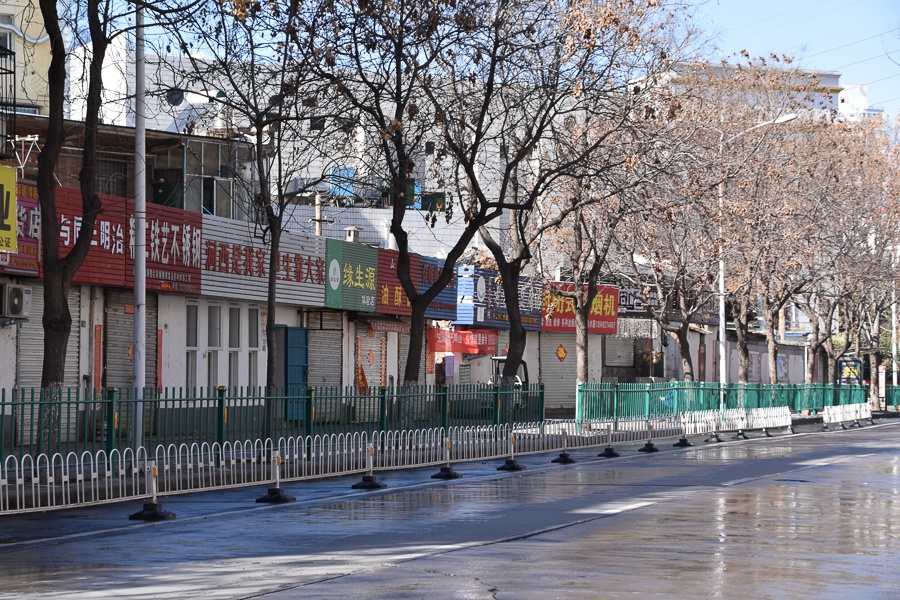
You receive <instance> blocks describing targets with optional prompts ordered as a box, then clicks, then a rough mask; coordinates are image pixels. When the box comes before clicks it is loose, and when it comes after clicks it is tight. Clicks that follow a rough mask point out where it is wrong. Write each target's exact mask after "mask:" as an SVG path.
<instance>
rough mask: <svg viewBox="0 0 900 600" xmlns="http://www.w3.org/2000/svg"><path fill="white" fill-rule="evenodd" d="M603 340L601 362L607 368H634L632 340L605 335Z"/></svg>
mask: <svg viewBox="0 0 900 600" xmlns="http://www.w3.org/2000/svg"><path fill="white" fill-rule="evenodd" d="M603 340H604V353H603V359H604V360H603V362H604V364H605V365H606V366H607V367H633V366H634V338H630V337H615V336H611V335H607V336H604V337H603Z"/></svg>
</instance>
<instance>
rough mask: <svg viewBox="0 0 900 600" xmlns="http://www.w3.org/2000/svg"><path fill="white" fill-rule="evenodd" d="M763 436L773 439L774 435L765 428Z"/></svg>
mask: <svg viewBox="0 0 900 600" xmlns="http://www.w3.org/2000/svg"><path fill="white" fill-rule="evenodd" d="M762 436H763V437H772V434H771V433H769V430H768V429H766V428H765V427H763V429H762Z"/></svg>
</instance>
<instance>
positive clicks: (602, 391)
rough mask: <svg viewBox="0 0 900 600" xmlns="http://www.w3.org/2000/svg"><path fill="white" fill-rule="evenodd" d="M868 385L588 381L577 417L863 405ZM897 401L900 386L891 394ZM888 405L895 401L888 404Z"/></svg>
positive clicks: (577, 406)
mask: <svg viewBox="0 0 900 600" xmlns="http://www.w3.org/2000/svg"><path fill="white" fill-rule="evenodd" d="M867 398H868V396H867V389H866V388H865V387H864V386H851V385H830V384H818V383H814V384H775V385H770V384H754V383H749V384H737V383H735V384H729V385H728V386H726V388H725V394H724V396H721V394H720V387H719V384H717V383H705V382H691V381H672V382H663V383H623V384H611V383H584V384H581V385H580V386H579V387H578V391H577V396H576V403H575V410H576V413H575V418H576V420H585V419H610V420H613V421H615V420H616V419H618V418H635V417H639V416H642V415H643V416H656V415H677V414H679V413H685V412H696V411H704V410H718V409H719V408H720V402H722V406H721V408H723V409H726V410H727V409H735V408H738V409H756V408H779V407H787V408H788V409H789V410H790V411H791V412H792V413H801V412H803V411H808V412H810V413H816V412H821V411H822V410H823V409H824V408H825V407H826V406H843V405H848V404H862V403H865V402H866V401H867ZM892 400H893V404H894V405H895V406H896V405H897V404H898V403H900V402H898V401H900V390H898V391H896V392H892ZM888 404H891V402H889V403H888Z"/></svg>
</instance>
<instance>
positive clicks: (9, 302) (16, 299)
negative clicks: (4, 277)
mask: <svg viewBox="0 0 900 600" xmlns="http://www.w3.org/2000/svg"><path fill="white" fill-rule="evenodd" d="M30 308H31V286H28V285H13V284H11V283H4V284H0V317H11V318H14V319H26V318H28V312H29V310H30Z"/></svg>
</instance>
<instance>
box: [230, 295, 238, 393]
mask: <svg viewBox="0 0 900 600" xmlns="http://www.w3.org/2000/svg"><path fill="white" fill-rule="evenodd" d="M240 368H241V309H240V307H237V306H232V307H230V308H229V309H228V386H229V387H232V388H235V387H237V386H239V385H240V384H241V382H240V370H241V369H240Z"/></svg>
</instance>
